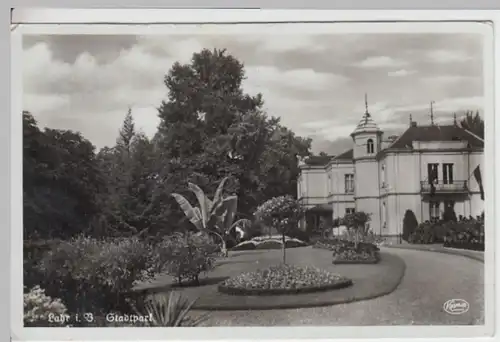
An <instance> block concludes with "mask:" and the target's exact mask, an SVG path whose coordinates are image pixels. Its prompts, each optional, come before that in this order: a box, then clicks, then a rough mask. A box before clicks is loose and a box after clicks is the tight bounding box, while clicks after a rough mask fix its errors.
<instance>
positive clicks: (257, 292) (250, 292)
mask: <svg viewBox="0 0 500 342" xmlns="http://www.w3.org/2000/svg"><path fill="white" fill-rule="evenodd" d="M351 285H353V282H352V280H351V279H347V278H346V279H343V280H342V281H339V282H337V283H333V284H329V285H323V286H310V287H302V288H294V289H241V288H235V287H230V286H224V285H222V284H219V285H218V287H217V289H218V290H219V292H221V293H225V294H229V295H236V296H274V295H291V294H304V293H312V292H323V291H330V290H338V289H343V288H345V287H348V286H351Z"/></svg>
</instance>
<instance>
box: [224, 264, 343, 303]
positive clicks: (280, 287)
mask: <svg viewBox="0 0 500 342" xmlns="http://www.w3.org/2000/svg"><path fill="white" fill-rule="evenodd" d="M350 285H352V280H351V279H348V278H346V277H343V276H340V275H338V274H335V273H330V272H327V271H324V270H321V269H318V268H315V267H299V266H294V265H283V264H282V265H278V266H271V267H269V268H265V269H260V270H257V271H254V272H248V273H243V274H240V275H238V276H236V277H233V278H230V279H227V280H225V281H224V282H222V283H220V284H219V286H218V290H219V291H220V292H222V293H226V294H230V295H258V296H262V295H282V294H297V293H310V292H319V291H326V290H335V289H340V288H344V287H347V286H350Z"/></svg>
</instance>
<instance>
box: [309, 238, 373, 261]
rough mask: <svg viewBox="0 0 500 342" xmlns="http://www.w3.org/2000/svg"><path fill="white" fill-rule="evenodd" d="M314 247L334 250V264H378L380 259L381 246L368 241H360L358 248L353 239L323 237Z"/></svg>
mask: <svg viewBox="0 0 500 342" xmlns="http://www.w3.org/2000/svg"><path fill="white" fill-rule="evenodd" d="M314 247H315V248H322V249H328V250H330V251H332V252H333V263H334V264H376V263H378V262H379V261H380V253H379V251H380V248H379V247H377V246H376V245H375V244H372V243H368V242H360V243H359V244H358V247H357V248H356V245H355V244H354V242H351V241H346V240H336V239H322V240H320V241H318V242H317V243H316V244H315V246H314Z"/></svg>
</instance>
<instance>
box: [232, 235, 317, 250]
mask: <svg viewBox="0 0 500 342" xmlns="http://www.w3.org/2000/svg"><path fill="white" fill-rule="evenodd" d="M304 246H307V243H305V242H303V241H300V240H298V239H291V238H289V237H287V238H286V240H285V248H295V247H304ZM282 247H283V242H282V241H281V237H279V238H278V237H271V238H263V237H260V238H258V239H257V238H256V239H252V240H249V241H245V242H242V243H240V244H238V245H236V246H234V247H233V248H231V250H232V251H250V250H254V249H281V248H282Z"/></svg>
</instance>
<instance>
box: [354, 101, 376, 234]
mask: <svg viewBox="0 0 500 342" xmlns="http://www.w3.org/2000/svg"><path fill="white" fill-rule="evenodd" d="M365 108H366V109H365V113H364V114H363V117H362V118H361V120H360V121H359V123H358V125H357V126H356V129H355V130H354V131H353V132H352V133H351V137H352V140H353V144H354V146H353V161H354V181H355V189H354V200H355V203H356V211H364V212H366V213H368V214H371V220H370V228H371V229H372V231H373V232H374V233H376V234H379V233H380V234H382V233H383V232H382V231H381V227H382V224H381V216H382V213H381V210H382V209H381V203H380V184H381V180H380V170H379V163H378V160H377V158H376V157H377V153H378V152H379V151H380V149H381V143H382V134H383V132H382V131H381V130H380V129H379V127H378V126H377V124H376V123H375V121H373V118H372V117H371V115H370V113H369V111H368V100H367V96H366V94H365Z"/></svg>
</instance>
